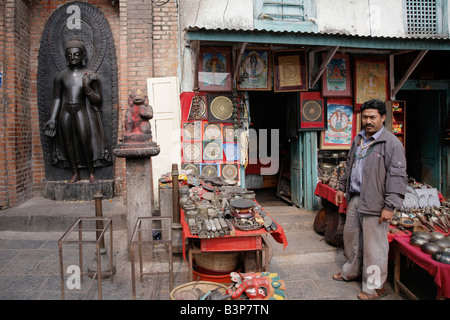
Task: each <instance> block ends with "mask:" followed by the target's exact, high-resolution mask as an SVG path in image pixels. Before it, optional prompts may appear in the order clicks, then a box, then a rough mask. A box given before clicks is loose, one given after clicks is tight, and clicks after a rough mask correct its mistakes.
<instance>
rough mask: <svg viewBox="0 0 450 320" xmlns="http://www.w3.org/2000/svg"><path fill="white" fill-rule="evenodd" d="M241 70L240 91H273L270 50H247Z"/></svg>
mask: <svg viewBox="0 0 450 320" xmlns="http://www.w3.org/2000/svg"><path fill="white" fill-rule="evenodd" d="M242 58H243V60H242V64H241V66H240V68H239V79H240V83H239V84H238V88H239V89H240V90H247V91H251V90H272V77H271V72H270V70H271V64H270V50H269V49H268V48H247V49H246V50H244V54H243V57H242Z"/></svg>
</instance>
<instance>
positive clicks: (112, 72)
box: [38, 1, 119, 182]
mask: <svg viewBox="0 0 450 320" xmlns="http://www.w3.org/2000/svg"><path fill="white" fill-rule="evenodd" d="M74 7H76V8H77V10H78V12H79V13H80V23H79V27H78V28H71V27H70V26H69V25H68V23H67V21H68V20H69V19H70V18H71V16H72V14H73V11H72V10H73V8H74ZM38 61H39V67H38V108H39V124H40V136H41V142H42V149H43V155H44V166H45V175H46V180H47V182H50V181H67V180H69V181H72V182H77V181H79V180H81V179H82V178H84V177H87V178H89V182H93V181H94V173H95V180H100V181H112V180H113V179H114V168H113V157H112V152H111V150H113V149H114V147H115V146H116V142H117V134H118V110H119V108H118V85H117V84H118V79H117V59H116V55H115V45H114V40H113V38H112V34H111V29H110V26H109V24H108V21H107V20H106V18H105V16H104V15H103V13H102V12H101V11H100V10H99V9H98V8H96V7H95V6H92V5H90V4H89V3H86V2H78V1H75V2H70V3H67V4H64V5H63V6H61V7H59V8H58V9H56V10H55V11H54V12H53V14H52V15H51V16H50V18H49V20H48V21H47V23H46V26H45V29H44V31H43V34H42V38H41V46H40V49H39V59H38Z"/></svg>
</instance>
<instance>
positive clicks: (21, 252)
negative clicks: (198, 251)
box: [0, 198, 404, 300]
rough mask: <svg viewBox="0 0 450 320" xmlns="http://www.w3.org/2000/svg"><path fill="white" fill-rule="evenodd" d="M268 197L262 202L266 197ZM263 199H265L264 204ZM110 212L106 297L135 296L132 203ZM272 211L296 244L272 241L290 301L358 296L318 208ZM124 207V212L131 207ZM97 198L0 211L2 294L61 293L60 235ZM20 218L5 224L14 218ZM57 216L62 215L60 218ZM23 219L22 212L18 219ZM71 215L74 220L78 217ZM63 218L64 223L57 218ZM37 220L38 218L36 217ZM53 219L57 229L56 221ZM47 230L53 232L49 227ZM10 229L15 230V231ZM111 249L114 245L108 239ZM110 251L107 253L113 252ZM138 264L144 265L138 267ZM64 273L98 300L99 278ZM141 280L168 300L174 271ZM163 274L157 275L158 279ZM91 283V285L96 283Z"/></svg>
mask: <svg viewBox="0 0 450 320" xmlns="http://www.w3.org/2000/svg"><path fill="white" fill-rule="evenodd" d="M261 201H263V200H261ZM261 201H260V202H261ZM103 203H104V205H103V212H104V215H105V216H110V215H111V216H112V217H113V223H114V229H113V237H114V242H113V257H114V266H115V269H116V272H115V275H114V277H113V278H112V281H111V279H104V280H103V281H102V298H103V299H105V300H110V299H112V300H129V299H133V296H132V285H131V283H132V281H131V263H130V262H129V259H128V246H127V241H126V229H125V228H124V225H125V223H124V217H126V207H125V206H124V205H123V199H115V200H113V201H109V200H104V202H103ZM262 204H263V206H264V208H265V209H266V210H267V211H268V213H269V214H270V215H271V216H272V217H273V218H274V219H275V220H276V221H277V222H278V223H279V224H280V225H282V226H283V228H284V229H285V232H286V235H287V239H288V242H289V245H288V247H287V248H286V250H283V248H282V245H281V244H279V243H277V242H275V241H274V240H273V239H272V240H271V243H272V245H273V256H272V259H271V262H270V267H269V269H270V272H276V273H279V274H280V275H281V277H282V279H283V280H284V281H285V282H286V286H287V290H286V293H287V298H288V299H289V300H297V299H298V300H301V299H303V300H326V299H333V300H335V299H341V300H355V299H356V296H357V294H358V293H359V292H360V288H361V283H359V282H348V283H347V282H337V281H334V280H332V279H331V276H332V275H333V274H334V273H336V272H338V271H339V270H340V268H341V266H342V264H343V263H344V256H343V250H342V249H338V248H335V247H332V246H330V245H328V244H327V243H325V241H323V239H322V238H323V237H322V236H320V235H318V234H317V233H315V232H314V231H313V230H312V224H313V221H314V217H315V213H314V212H308V211H303V210H299V209H297V208H295V207H292V206H289V205H287V204H286V203H284V202H280V201H272V200H270V199H266V200H265V202H263V203H262ZM124 210H125V211H124ZM94 215H95V213H94V204H93V203H89V202H84V203H81V202H67V203H63V202H54V201H51V200H46V199H42V198H34V199H32V200H30V201H28V202H27V203H25V204H24V205H22V206H20V207H18V208H15V209H7V210H3V211H0V225H1V226H2V227H1V229H2V230H0V299H2V300H17V299H26V300H28V299H30V300H31V299H32V300H48V299H61V278H60V259H59V252H58V240H59V239H60V238H61V236H62V235H63V233H64V231H65V230H67V226H68V225H70V224H71V223H72V222H71V219H72V218H73V219H72V220H73V221H74V220H75V219H76V217H77V216H94ZM11 216H13V217H14V219H16V220H15V222H12V221H11V220H14V219H12V218H10V219H9V222H8V223H6V221H7V219H8V217H11ZM51 216H53V217H55V218H54V219H52V218H51ZM19 217H20V218H19ZM71 217H72V218H71ZM56 220H58V221H57V222H55V221H56ZM30 221H31V222H30ZM49 223H50V224H51V228H50V227H49ZM43 228H47V230H43ZM8 229H9V230H8ZM107 247H109V244H107ZM83 252H84V254H83V260H84V265H85V266H88V265H90V264H91V262H92V261H93V260H94V258H95V254H94V252H95V247H94V246H93V245H86V246H85V248H84V251H83ZM110 254H111V252H110V251H109V252H107V255H110ZM164 261H166V251H165V249H164V247H161V246H159V247H157V248H154V255H153V262H150V261H147V262H146V263H145V272H156V271H158V272H162V271H165V270H166V269H167V264H166V263H164ZM63 262H64V264H63V270H64V271H65V272H66V271H67V268H68V267H69V266H71V265H74V266H78V265H79V263H78V246H77V245H64V246H63ZM136 270H137V269H136ZM71 275H72V273H70V274H69V273H65V278H64V282H63V284H64V288H65V290H64V292H65V299H66V300H77V299H85V298H86V299H88V300H95V299H98V286H97V282H96V281H94V282H93V283H92V282H91V279H90V278H89V277H87V276H83V277H82V279H84V280H83V282H82V283H81V284H80V288H76V287H75V288H72V289H70V288H69V287H68V286H70V284H72V285H73V284H76V282H73V281H71V279H73V277H71V278H69V276H71ZM174 276H175V277H174V281H175V282H174V287H176V286H178V285H181V284H184V283H186V282H188V268H187V264H186V263H185V261H184V260H183V257H182V255H181V254H175V255H174ZM138 280H139V279H138V277H137V281H136V286H137V297H136V299H138V300H143V299H152V300H155V299H156V300H168V299H170V290H169V287H168V277H167V276H166V275H159V276H158V277H157V279H155V277H149V276H145V277H144V279H143V282H142V283H140V282H139V281H138ZM155 280H157V281H155ZM91 283H92V288H91V290H90V292H89V294H87V293H88V291H89V286H90V284H91ZM386 289H387V290H388V292H389V295H388V296H387V297H385V298H384V299H387V300H402V299H404V297H402V296H399V295H396V294H395V293H394V292H393V290H392V287H391V285H390V283H387V285H386Z"/></svg>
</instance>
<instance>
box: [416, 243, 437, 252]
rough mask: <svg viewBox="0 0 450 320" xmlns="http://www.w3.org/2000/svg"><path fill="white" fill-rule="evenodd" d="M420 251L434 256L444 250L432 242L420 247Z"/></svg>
mask: <svg viewBox="0 0 450 320" xmlns="http://www.w3.org/2000/svg"><path fill="white" fill-rule="evenodd" d="M420 249H422V251H423V252H425V253H428V254H433V253H435V252H438V251H441V250H442V248H441V247H440V246H439V245H438V244H436V243H432V242H427V243H424V244H423V245H421V246H420Z"/></svg>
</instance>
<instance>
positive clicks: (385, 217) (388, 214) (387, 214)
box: [378, 209, 394, 223]
mask: <svg viewBox="0 0 450 320" xmlns="http://www.w3.org/2000/svg"><path fill="white" fill-rule="evenodd" d="M393 216H394V212H393V211H389V210H387V209H383V210H381V216H380V220H379V221H378V223H382V222H383V221H384V222H387V223H390V222H391V220H392V217H393Z"/></svg>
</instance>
